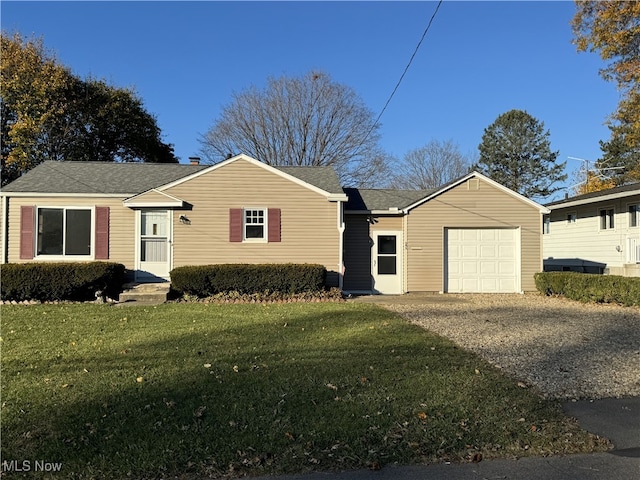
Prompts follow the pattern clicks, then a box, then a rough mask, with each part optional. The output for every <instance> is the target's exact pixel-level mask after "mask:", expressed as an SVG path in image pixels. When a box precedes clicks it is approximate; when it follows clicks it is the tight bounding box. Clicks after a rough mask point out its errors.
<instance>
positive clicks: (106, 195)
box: [0, 192, 135, 198]
mask: <svg viewBox="0 0 640 480" xmlns="http://www.w3.org/2000/svg"><path fill="white" fill-rule="evenodd" d="M132 195H135V193H37V192H0V197H37V198H45V197H56V198H59V197H73V198H127V197H131V196H132Z"/></svg>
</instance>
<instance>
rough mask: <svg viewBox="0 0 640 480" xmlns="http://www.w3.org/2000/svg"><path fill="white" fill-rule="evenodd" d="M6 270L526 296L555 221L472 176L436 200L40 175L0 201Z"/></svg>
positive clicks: (107, 171) (206, 169) (264, 181)
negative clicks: (317, 273) (29, 266)
mask: <svg viewBox="0 0 640 480" xmlns="http://www.w3.org/2000/svg"><path fill="white" fill-rule="evenodd" d="M0 200H1V202H2V203H1V206H2V224H1V226H0V228H1V230H2V235H1V238H0V241H1V244H0V253H1V261H2V263H7V262H11V263H14V262H33V261H39V262H41V261H93V260H108V261H113V262H119V263H122V264H124V265H125V266H126V267H127V269H128V270H129V272H130V274H131V276H132V277H133V279H134V280H136V281H138V282H150V281H161V280H168V279H169V272H170V271H171V269H173V268H174V267H178V266H183V265H197V264H219V263H318V264H321V265H324V266H325V267H326V268H327V270H328V272H329V275H328V279H327V282H328V284H329V285H330V286H337V287H340V288H341V289H343V290H344V291H346V292H353V293H381V294H402V293H406V292H410V291H427V292H443V293H447V292H451V293H454V292H455V293H467V292H469V293H471V292H492V293H498V292H500V293H502V292H523V291H532V290H535V285H534V281H533V275H534V273H536V272H539V271H541V270H542V215H543V214H545V213H548V212H549V211H548V210H547V209H546V208H545V207H542V206H541V205H538V204H537V203H535V202H533V201H531V200H529V199H527V198H525V197H523V196H521V195H519V194H517V193H515V192H513V191H511V190H509V189H507V188H505V187H504V186H502V185H500V184H498V183H496V182H494V181H492V180H490V179H489V178H487V177H485V176H483V175H481V174H480V173H477V172H472V173H469V174H468V175H465V176H464V177H462V178H459V179H458V180H456V181H453V182H451V183H449V184H447V185H444V186H442V187H441V188H439V189H436V190H433V191H400V190H372V189H351V188H342V186H341V185H340V182H339V180H338V177H337V176H336V174H335V172H334V171H333V170H332V169H331V168H330V167H272V166H269V165H266V164H264V163H262V162H259V161H258V160H255V159H253V158H250V157H248V156H246V155H238V156H236V157H233V158H230V159H228V160H225V161H223V162H221V163H218V164H216V165H199V164H192V165H182V164H150V163H149V164H119V163H102V162H44V163H42V164H40V165H38V166H37V167H36V168H34V169H33V170H31V171H29V172H28V173H26V174H25V175H23V176H22V177H20V178H19V179H17V180H16V181H14V182H12V183H11V184H9V185H7V186H5V187H4V188H3V189H2V192H0Z"/></svg>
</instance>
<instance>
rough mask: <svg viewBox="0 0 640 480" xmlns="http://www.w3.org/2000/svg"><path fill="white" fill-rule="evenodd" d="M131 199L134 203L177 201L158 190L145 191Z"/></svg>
mask: <svg viewBox="0 0 640 480" xmlns="http://www.w3.org/2000/svg"><path fill="white" fill-rule="evenodd" d="M131 201H132V202H133V203H167V202H175V200H173V199H172V198H170V197H167V196H166V195H163V194H162V193H160V192H156V191H153V190H151V191H149V192H146V193H143V194H142V195H138V196H137V197H135V198H132V199H131Z"/></svg>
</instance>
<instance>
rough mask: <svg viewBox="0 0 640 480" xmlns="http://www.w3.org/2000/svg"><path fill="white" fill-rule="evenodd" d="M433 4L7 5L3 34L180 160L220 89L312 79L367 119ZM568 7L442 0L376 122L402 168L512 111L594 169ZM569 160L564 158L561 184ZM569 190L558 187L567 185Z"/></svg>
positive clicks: (593, 103)
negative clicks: (153, 123)
mask: <svg viewBox="0 0 640 480" xmlns="http://www.w3.org/2000/svg"><path fill="white" fill-rule="evenodd" d="M436 6H437V2H431V1H426V2H337V1H334V2H243V1H236V2H204V1H202V2H24V1H23V2H12V1H2V3H1V7H0V8H1V14H2V16H1V23H2V28H3V30H4V31H7V32H14V31H18V32H21V33H22V34H24V35H36V36H41V37H43V39H44V43H45V45H46V47H47V48H49V49H50V50H52V51H53V52H54V53H55V54H56V56H57V58H58V59H59V61H60V62H61V63H62V64H64V65H66V66H67V67H69V68H71V70H72V71H73V72H74V73H75V74H77V75H79V76H82V77H84V76H87V75H91V76H93V77H97V78H102V79H105V80H106V81H108V82H109V83H111V84H113V85H116V86H119V87H132V88H134V89H135V91H136V92H137V94H138V95H139V96H140V97H141V98H142V100H143V102H144V105H145V108H146V109H147V110H148V111H149V112H150V113H152V114H153V115H154V116H155V117H156V118H157V120H158V124H159V126H160V128H161V129H162V132H163V139H164V141H166V142H169V143H172V144H174V146H175V152H176V155H177V156H178V157H180V159H181V161H182V162H187V161H188V160H187V158H188V157H189V156H192V155H195V154H197V153H198V150H199V149H200V144H199V142H198V138H199V136H200V135H201V134H203V133H205V132H206V131H207V130H208V129H209V128H210V127H211V126H212V125H213V123H214V121H215V120H216V118H217V117H218V115H219V112H220V110H221V107H222V106H223V105H225V104H228V103H229V102H230V100H231V95H232V93H233V92H241V91H243V90H245V89H246V88H248V87H249V86H252V85H255V86H258V87H261V86H263V85H264V84H265V82H266V79H267V78H268V77H270V76H271V77H279V76H283V75H286V76H298V75H302V74H304V73H306V72H308V71H309V70H311V69H318V70H322V71H324V72H326V73H328V74H330V75H331V77H332V79H333V80H334V81H336V82H339V83H343V84H345V85H347V86H349V87H351V88H353V89H354V90H355V92H356V93H357V94H358V95H359V96H360V97H361V98H362V99H363V101H364V103H365V104H366V105H367V106H368V107H369V108H370V109H371V111H372V112H373V114H374V116H377V115H378V114H379V113H380V111H381V109H382V108H383V106H384V104H385V102H386V101H387V99H388V98H389V95H390V94H391V92H392V90H393V88H394V87H395V85H396V83H397V81H398V80H399V78H400V75H401V74H402V72H403V70H404V68H405V67H406V65H407V63H408V61H409V58H410V57H411V54H412V53H413V51H414V49H415V47H416V45H417V43H418V41H419V40H420V37H421V36H422V33H423V31H424V29H425V28H426V26H427V23H428V21H429V19H430V18H431V15H432V14H433V12H434V10H435V8H436ZM574 12H575V6H574V3H573V2H569V1H562V2H559V1H557V2H556V1H546V2H484V1H472V2H459V1H452V0H445V1H444V2H443V4H442V6H441V7H440V10H439V11H438V14H437V15H436V18H435V20H434V22H433V24H432V26H431V29H430V30H429V32H428V34H427V36H426V38H425V40H424V42H423V44H422V46H421V47H420V50H419V51H418V53H417V55H416V57H415V58H414V60H413V63H412V64H411V67H410V68H409V71H408V72H407V74H406V76H405V78H404V80H403V82H402V84H401V85H400V87H399V89H398V91H397V92H396V94H395V96H394V98H393V99H392V101H391V103H390V104H389V106H388V107H387V110H386V111H385V113H384V115H383V116H382V118H381V124H382V126H381V129H380V133H381V136H382V138H381V146H382V147H383V148H384V149H385V150H386V151H387V152H389V153H391V154H392V155H394V156H396V157H398V158H402V157H403V156H404V154H405V153H407V152H408V151H409V150H412V149H415V148H419V147H421V146H423V145H424V144H426V143H427V142H429V141H430V140H442V141H444V140H449V139H451V140H453V141H454V142H456V143H457V144H458V145H459V146H460V150H461V151H462V152H463V153H465V154H467V153H472V152H477V147H478V144H479V143H480V141H481V139H482V134H483V130H484V129H485V128H486V127H487V126H489V125H490V124H491V123H492V122H493V121H494V120H495V119H496V118H497V117H498V115H500V114H501V113H504V112H506V111H508V110H511V109H514V108H517V109H521V110H526V111H527V112H529V113H530V114H531V115H533V116H534V117H536V118H537V119H538V120H540V121H542V122H544V125H545V128H546V129H549V131H550V139H551V146H552V148H553V149H554V150H559V151H560V156H559V159H560V160H562V161H564V160H567V157H569V156H573V157H580V158H584V159H589V160H596V159H597V158H598V157H599V156H600V153H601V152H600V148H599V143H598V141H599V140H606V139H608V138H609V131H608V129H607V127H606V126H605V125H604V122H605V121H606V118H607V115H609V114H610V113H611V112H613V111H614V110H615V108H616V105H617V103H618V98H619V97H618V93H617V91H616V88H615V85H614V84H613V83H608V82H605V81H604V80H602V79H601V77H600V76H599V74H598V70H599V69H600V68H602V67H603V66H604V64H603V62H602V61H601V60H600V58H599V57H598V56H597V55H596V54H593V53H577V52H576V49H575V46H574V45H573V44H571V38H572V34H571V27H570V25H569V22H570V20H571V18H572V17H573V14H574ZM580 165H581V162H579V161H575V160H568V162H567V171H568V173H569V174H571V173H572V171H574V170H577V169H578V168H579V167H580ZM570 183H572V182H571V180H569V182H568V183H567V185H568V184H570Z"/></svg>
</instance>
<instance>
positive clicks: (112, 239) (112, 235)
mask: <svg viewBox="0 0 640 480" xmlns="http://www.w3.org/2000/svg"><path fill="white" fill-rule="evenodd" d="M122 200H124V198H95V197H92V198H81V197H11V198H10V199H9V233H8V236H9V241H8V257H9V262H16V263H17V262H24V261H25V260H20V207H21V206H22V205H33V206H36V207H84V206H88V207H95V206H103V207H109V261H110V262H118V263H122V264H124V265H125V267H127V268H128V269H133V268H134V267H135V265H134V250H135V213H134V211H133V210H131V209H129V208H126V207H124V206H123V205H122ZM36 260H40V261H42V260H43V259H42V258H40V259H36ZM27 261H29V260H27Z"/></svg>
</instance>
